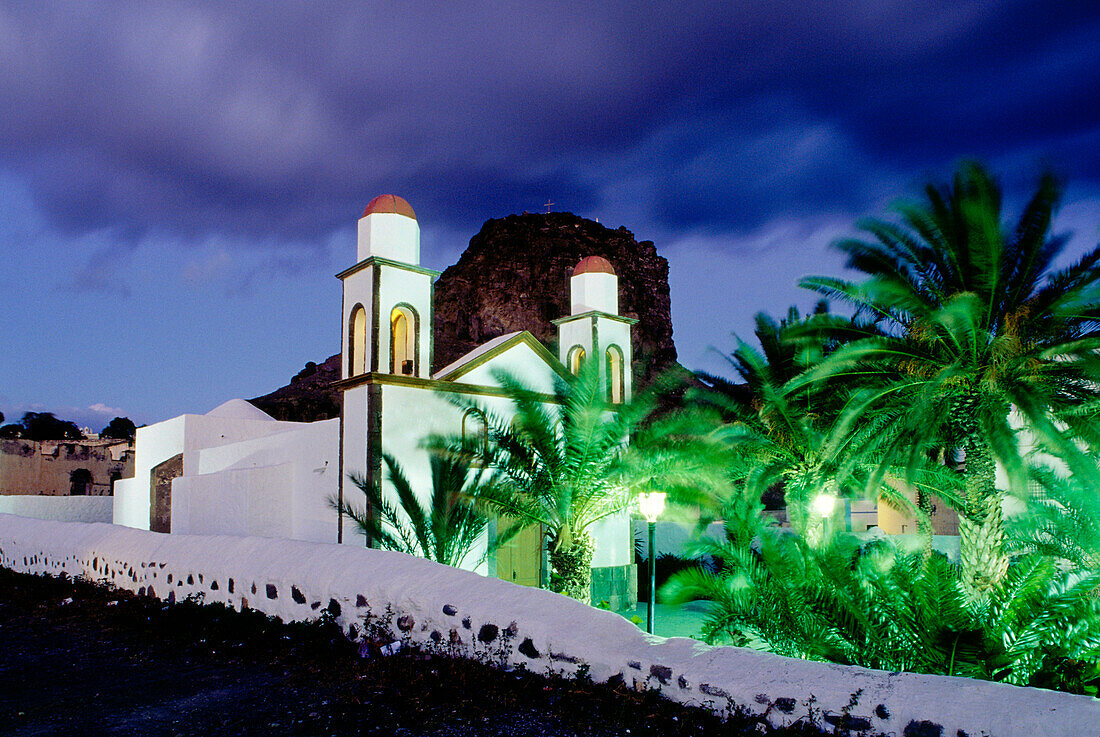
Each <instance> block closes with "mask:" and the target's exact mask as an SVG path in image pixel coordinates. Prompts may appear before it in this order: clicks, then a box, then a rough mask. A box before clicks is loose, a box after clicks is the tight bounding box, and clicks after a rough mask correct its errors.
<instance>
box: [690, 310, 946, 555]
mask: <svg viewBox="0 0 1100 737" xmlns="http://www.w3.org/2000/svg"><path fill="white" fill-rule="evenodd" d="M813 317H814V318H816V319H818V320H819V321H820V319H823V318H827V317H830V316H829V314H828V308H827V306H826V305H825V304H824V303H821V304H819V305H818V306H817V307H816V308H815V311H814V313H813ZM815 324H816V323H815ZM792 331H800V332H801V338H800V339H797V340H796V339H792V337H791V334H792ZM810 332H811V331H810V330H809V328H808V327H807V322H806V320H805V319H804V318H802V317H801V316H800V315H799V313H798V310H797V309H796V308H794V307H792V308H791V309H790V311H789V312H788V314H787V316H786V317H785V318H784V319H782V320H781V321H779V322H776V321H775V320H774V319H773V318H771V317H770V316H768V315H766V314H764V313H760V314H758V315H757V316H756V330H755V334H756V338H757V340H758V341H759V343H760V349H759V350H758V349H757V348H755V347H753V346H752V345H750V344H749V343H747V342H745V341H742V340H739V341H738V346H737V348H736V349H735V350H734V352H733V353H732V354H730V356H729V357H728V360H729V362H730V365H731V366H732V367H733V369H734V371H735V372H736V373H737V375H738V376H739V378H740V379H741V380H742V381H743V382H744V383H743V384H735V383H733V382H730V381H728V380H726V379H724V378H721V377H716V376H711V375H705V374H704V375H700V379H701V380H702V381H703V382H704V384H705V385H706V389H704V390H701V391H695V392H692V393H691V395H690V399H691V400H693V401H694V402H695V403H696V404H697V405H703V406H708V407H712V408H714V409H715V410H716V411H717V413H718V415H719V416H720V417H721V418H722V420H723V421H725V422H727V423H728V425H727V426H726V428H725V431H724V437H725V439H726V440H727V442H729V444H730V449H731V451H732V454H731V455H732V462H731V465H730V473H731V476H732V478H733V479H734V480H735V482H737V483H738V484H739V485H740V486H741V487H742V488H743V490H744V493H745V494H747V495H749V496H751V497H753V498H756V499H759V498H760V497H761V496H762V495H763V494H764V493H765V492H766V491H768V490H769V489H771V488H775V487H777V486H781V487H782V489H783V492H784V498H785V500H786V504H787V512H788V515H789V518H790V521H791V525H792V527H794V528H795V529H796V530H797V531H798V532H799V533H800V534H802V535H809V534H810V533H811V529H810V522H811V519H812V514H813V513H812V511H811V509H812V503H813V501H814V499H815V498H817V497H818V496H819V495H821V494H830V495H833V496H848V495H851V494H853V493H858V492H861V491H862V490H863V489H864V487H865V486H866V485H867V481H868V478H869V476H870V475H871V473H872V471H873V470H874V468H875V467H876V464H875V463H873V462H871V460H870V459H869V454H870V453H871V452H872V451H873V450H874V443H873V442H871V441H872V440H874V441H877V442H881V440H882V436H881V428H879V427H878V426H877V425H875V424H867V425H864V426H863V427H862V428H861V429H862V431H863V433H862V435H856V434H854V433H849V434H847V435H843V434H838V433H836V432H834V430H833V428H834V426H835V423H836V421H837V418H838V416H839V413H840V411H841V409H842V407H843V404H844V402H843V398H844V397H845V396H846V393H847V392H848V390H847V388H846V387H845V386H844V385H843V384H842V383H840V382H835V383H834V384H833V385H830V386H828V387H827V389H822V388H818V390H816V391H810V387H803V388H802V390H801V391H799V392H789V391H786V390H785V388H786V387H787V386H789V385H790V384H791V382H792V381H793V380H794V379H795V378H796V377H798V376H799V375H800V373H801V372H802V371H803V370H804V369H805V367H806V364H807V363H810V362H813V361H815V360H820V359H821V357H822V356H823V355H827V354H828V353H829V352H831V351H833V350H835V349H836V347H837V344H836V342H835V340H831V339H830V338H829V337H828V336H824V335H812V334H810ZM875 493H876V495H877V496H878V497H879V498H881V499H882V500H883V501H885V502H886V503H889V504H891V505H892V506H895V507H899V508H902V509H904V510H906V511H908V512H914V513H917V516H918V519H923V515H921V514H920V513H919V510H916V509H914V508H913V506H912V504H911V503H910V502H909V500H908V499H907V498H906V496H905V495H904V493H903V492H902V490H901V489H899V488H898V487H897V486H896V485H894V484H892V483H890V480H889V479H887V480H886V481H885V482H883V483H882V484H881V486H880V488H878V489H876V490H875ZM817 521H818V522H820V518H819V519H818V520H817ZM925 521H927V520H925ZM925 526H926V525H925Z"/></svg>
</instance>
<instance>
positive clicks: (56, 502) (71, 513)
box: [0, 482, 117, 522]
mask: <svg viewBox="0 0 1100 737" xmlns="http://www.w3.org/2000/svg"><path fill="white" fill-rule="evenodd" d="M116 483H117V482H116ZM113 509H114V500H113V499H112V498H111V497H109V496H42V495H41V494H5V495H3V496H0V514H15V515H18V516H20V517H34V518H35V519H48V520H57V521H59V522H110V521H111V516H112V512H113Z"/></svg>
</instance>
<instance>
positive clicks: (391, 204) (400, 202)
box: [360, 194, 416, 220]
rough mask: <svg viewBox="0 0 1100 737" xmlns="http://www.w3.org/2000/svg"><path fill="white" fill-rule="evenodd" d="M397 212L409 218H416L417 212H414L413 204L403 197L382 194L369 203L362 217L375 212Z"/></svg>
mask: <svg viewBox="0 0 1100 737" xmlns="http://www.w3.org/2000/svg"><path fill="white" fill-rule="evenodd" d="M376 212H378V213H397V214H398V215H404V216H405V217H407V218H412V219H413V220H416V213H415V212H413V209H412V205H410V204H409V203H408V202H406V201H405V199H404V198H403V197H398V196H397V195H395V194H380V195H378V196H377V197H375V198H374V199H373V200H371V201H370V203H369V204H368V205H367V209H366V210H363V214H362V215H361V216H360V217H366V216H367V215H371V214H373V213H376Z"/></svg>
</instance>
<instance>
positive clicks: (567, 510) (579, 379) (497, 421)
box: [436, 361, 707, 602]
mask: <svg viewBox="0 0 1100 737" xmlns="http://www.w3.org/2000/svg"><path fill="white" fill-rule="evenodd" d="M495 378H496V380H497V381H498V382H499V383H500V385H501V386H502V387H503V389H504V390H505V392H506V393H507V394H508V397H509V399H510V402H511V405H512V406H511V410H512V411H511V413H510V414H509V415H507V416H506V415H502V414H500V413H496V412H493V411H492V410H491V409H489V408H487V407H484V406H480V405H477V404H475V403H473V402H470V401H468V400H462V399H457V400H455V401H456V402H457V403H458V404H459V405H460V406H462V407H466V408H474V409H478V410H479V411H480V412H482V413H483V415H484V416H485V417H486V424H487V427H488V442H487V443H486V445H485V446H484V448H470V447H469V446H468V445H465V446H464V445H463V444H462V443H461V442H460V441H458V440H456V439H446V438H441V439H437V442H436V445H438V446H442V447H444V448H446V449H449V450H450V451H451V452H455V451H464V452H465V453H466V454H467V455H468V456H469V455H475V456H480V460H481V462H482V463H483V464H484V465H485V466H486V467H488V468H492V469H493V471H494V473H496V474H497V482H496V483H493V484H491V485H487V486H484V487H482V488H481V489H480V490H479V492H478V494H477V500H478V502H479V503H480V504H481V505H482V506H483V507H484V508H487V509H489V510H492V511H493V512H495V513H497V514H499V515H502V516H504V517H506V518H509V519H511V520H515V522H516V525H515V526H514V527H513V528H512V532H513V533H514V532H516V531H518V530H519V529H521V528H523V527H528V526H531V525H541V526H542V527H543V529H545V531H546V540H547V545H548V552H549V562H550V567H551V580H550V588H551V589H552V590H554V591H557V592H559V593H562V594H565V595H567V596H571V597H573V598H575V599H579V600H581V601H584V602H588V601H589V600H590V596H591V594H590V589H591V580H592V570H591V562H592V552H593V541H592V539H591V536H590V534H589V533H590V530H591V528H592V526H593V525H594V524H595V523H596V522H599V521H600V520H602V519H605V518H607V517H609V516H611V515H614V514H617V513H619V512H622V511H624V510H625V509H626V508H627V507H628V506H629V504H630V503H631V502H632V501H633V499H634V496H635V492H636V491H637V490H638V489H639V488H642V487H645V488H647V489H652V488H666V489H667V488H679V487H682V486H684V485H686V484H687V483H688V479H689V477H691V478H695V477H696V474H698V473H699V469H700V468H705V467H707V463H706V461H705V460H702V461H700V458H702V457H703V456H702V455H700V454H696V453H693V452H691V450H690V448H691V447H692V446H691V444H690V443H681V442H680V439H679V438H678V437H677V436H676V435H675V434H674V433H673V432H671V431H670V430H669V424H668V422H670V421H665V422H658V423H656V424H654V425H652V426H651V428H650V430H649V432H648V433H645V434H644V437H643V438H641V439H640V441H641V442H639V443H638V447H637V448H632V443H631V440H632V435H634V433H635V432H636V431H638V430H639V428H640V427H641V423H642V422H643V420H645V419H646V418H647V417H648V416H649V415H650V413H651V411H652V408H653V406H654V401H653V398H652V396H651V395H650V394H649V393H646V394H643V395H641V396H639V397H636V398H635V399H634V400H633V401H631V402H627V403H623V404H615V405H611V404H609V403H608V401H607V399H606V396H605V392H604V390H603V389H602V387H601V384H600V380H599V379H600V376H599V365H598V363H597V362H596V361H590V362H588V363H586V364H584V366H583V367H582V369H581V371H580V373H579V374H578V375H577V376H574V377H571V378H570V379H569V380H559V381H558V382H557V384H556V388H555V391H554V394H553V396H552V397H550V398H549V399H550V401H547V399H548V398H547V397H546V396H545V395H540V394H537V393H535V392H533V391H531V390H530V389H529V388H528V387H527V386H526V385H525V384H523V383H522V382H521V381H519V380H518V379H516V378H515V377H513V376H511V375H509V374H507V373H502V372H498V373H496V374H495ZM642 448H644V455H645V459H646V460H645V461H644V462H642V461H640V460H639V456H640V455H642V454H643V451H642V450H641V449H642Z"/></svg>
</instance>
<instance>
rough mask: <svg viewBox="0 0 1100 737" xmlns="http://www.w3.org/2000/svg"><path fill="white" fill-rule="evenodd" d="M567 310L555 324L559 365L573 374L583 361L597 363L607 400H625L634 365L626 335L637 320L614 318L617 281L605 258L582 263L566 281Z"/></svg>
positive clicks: (616, 311)
mask: <svg viewBox="0 0 1100 737" xmlns="http://www.w3.org/2000/svg"><path fill="white" fill-rule="evenodd" d="M569 305H570V309H569V313H570V314H569V316H568V317H562V318H559V319H557V320H554V324H555V325H557V326H558V352H559V353H558V357H559V358H560V359H561V362H562V363H564V364H565V366H566V368H568V369H569V371H570V372H571V373H573V374H577V373H579V372H580V369H581V366H583V365H584V364H585V363H586V362H587V361H598V362H599V365H600V383H601V386H602V387H603V390H604V392H605V396H606V397H607V399H608V401H609V402H611V403H612V404H620V403H622V402H627V401H630V397H631V393H632V391H633V376H632V373H633V372H632V371H631V365H632V362H633V360H634V355H633V351H632V350H631V346H630V331H631V327H632V326H633V325H634V323H636V322H638V321H637V320H635V319H632V318H629V317H622V316H621V315H619V278H618V277H617V276H616V275H615V269H614V268H612V266H611V263H610V262H609V261H608V260H607V259H605V258H603V257H601V256H588V257H587V258H584V259H581V262H580V263H579V264H577V267H576V268H575V269H574V270H573V276H572V278H571V279H570V280H569Z"/></svg>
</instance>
